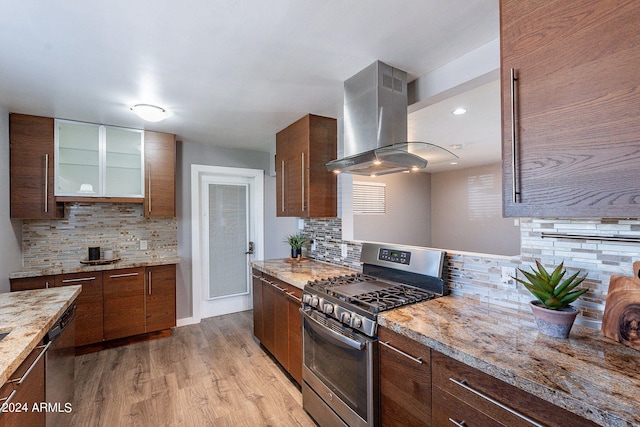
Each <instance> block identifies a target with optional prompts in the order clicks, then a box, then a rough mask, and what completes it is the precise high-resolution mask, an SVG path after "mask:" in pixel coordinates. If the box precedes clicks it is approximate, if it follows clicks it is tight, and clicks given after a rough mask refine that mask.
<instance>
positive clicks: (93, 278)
mask: <svg viewBox="0 0 640 427" xmlns="http://www.w3.org/2000/svg"><path fill="white" fill-rule="evenodd" d="M92 280H96V278H95V277H83V278H80V279H64V280H63V281H62V283H75V282H90V281H92Z"/></svg>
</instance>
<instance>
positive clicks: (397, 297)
mask: <svg viewBox="0 0 640 427" xmlns="http://www.w3.org/2000/svg"><path fill="white" fill-rule="evenodd" d="M433 298H435V294H433V293H431V292H428V291H425V290H422V289H418V288H413V287H410V286H406V285H397V286H394V287H392V288H389V289H383V290H379V291H373V292H368V293H365V294H361V295H357V296H354V297H353V298H351V300H350V301H349V302H351V303H353V304H357V305H360V306H364V307H367V309H369V310H371V311H372V312H373V313H379V312H381V311H385V310H390V309H392V308H396V307H401V306H403V305H407V304H413V303H415V302H419V301H427V300H430V299H433Z"/></svg>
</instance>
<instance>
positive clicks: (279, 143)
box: [276, 114, 338, 218]
mask: <svg viewBox="0 0 640 427" xmlns="http://www.w3.org/2000/svg"><path fill="white" fill-rule="evenodd" d="M337 138H338V128H337V122H336V120H335V119H332V118H329V117H322V116H316V115H313V114H308V115H306V116H304V117H303V118H301V119H300V120H298V121H297V122H295V123H293V124H291V125H290V126H288V127H287V128H286V129H283V130H282V131H280V132H278V133H277V134H276V186H277V188H276V197H277V204H276V211H277V216H294V217H300V218H313V217H335V216H336V215H337V177H336V176H335V174H333V173H331V172H329V171H327V168H326V167H325V163H327V162H329V161H331V160H334V159H335V157H336V154H337Z"/></svg>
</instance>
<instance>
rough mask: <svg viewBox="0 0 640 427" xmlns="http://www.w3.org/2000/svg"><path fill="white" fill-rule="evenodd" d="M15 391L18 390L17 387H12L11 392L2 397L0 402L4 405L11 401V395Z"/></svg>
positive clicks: (14, 393) (13, 394)
mask: <svg viewBox="0 0 640 427" xmlns="http://www.w3.org/2000/svg"><path fill="white" fill-rule="evenodd" d="M17 392H18V389H17V388H14V389H13V391H12V392H11V394H10V395H9V396H7V397H3V398H2V399H0V402H3V404H4V405H5V406H6V405H8V404H9V403H11V400H12V399H13V396H15V395H16V393H17Z"/></svg>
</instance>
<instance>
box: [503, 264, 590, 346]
mask: <svg viewBox="0 0 640 427" xmlns="http://www.w3.org/2000/svg"><path fill="white" fill-rule="evenodd" d="M536 267H537V269H536V268H534V267H533V266H532V267H531V272H527V271H524V270H522V269H520V268H519V269H518V270H520V272H521V273H522V274H523V275H524V277H525V279H519V278H517V277H514V279H515V280H516V281H518V282H519V283H521V284H522V285H524V287H525V288H526V289H527V290H528V291H529V292H531V294H532V295H533V296H534V297H536V298H537V300H534V301H531V302H530V303H529V305H530V306H531V311H532V312H533V317H534V318H535V320H536V324H537V325H538V330H539V331H540V332H542V333H543V334H545V335H549V336H552V337H556V338H567V337H568V336H569V332H570V331H571V327H572V326H573V322H574V321H575V319H576V316H577V315H578V313H579V310H578V309H577V308H575V307H574V306H572V305H570V304H571V303H572V302H574V301H575V300H577V299H578V298H580V296H582V294H584V293H585V292H587V291H588V289H586V288H578V289H576V288H577V287H578V285H580V283H582V282H583V281H584V279H585V278H586V277H587V275H586V274H585V275H584V276H582V277H578V275H579V274H580V271H578V272H576V273H575V274H573V275H571V276H570V277H569V278H567V279H564V280H563V278H564V276H565V273H566V270H565V269H564V263H560V265H558V266H557V267H556V268H555V269H554V270H553V272H551V273H549V272H548V271H547V270H546V269H545V268H544V266H543V265H542V264H540V262H539V261H538V260H536Z"/></svg>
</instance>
